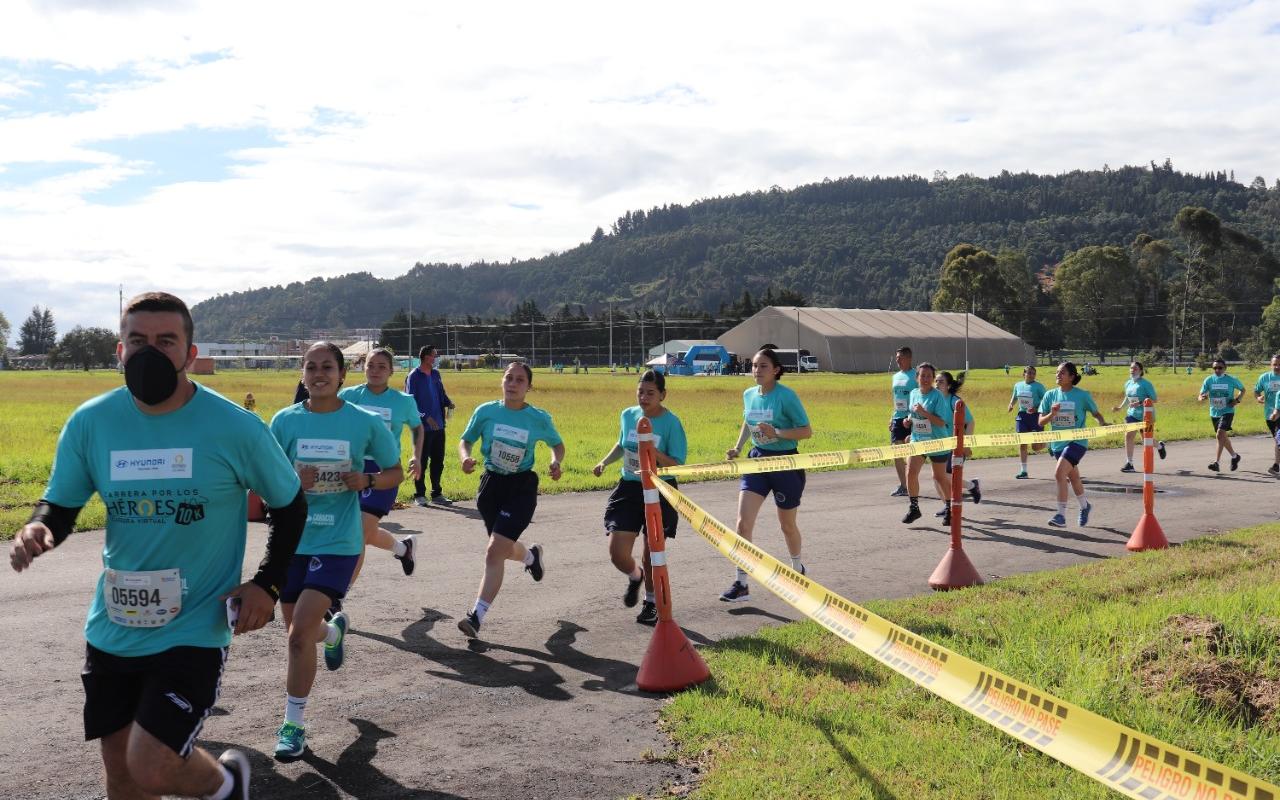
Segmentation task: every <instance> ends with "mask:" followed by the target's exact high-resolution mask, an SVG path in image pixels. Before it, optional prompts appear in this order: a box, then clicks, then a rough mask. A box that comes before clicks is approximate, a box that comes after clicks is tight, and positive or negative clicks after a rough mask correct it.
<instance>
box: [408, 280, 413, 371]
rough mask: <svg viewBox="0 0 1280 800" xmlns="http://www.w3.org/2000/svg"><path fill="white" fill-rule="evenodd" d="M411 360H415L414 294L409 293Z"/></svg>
mask: <svg viewBox="0 0 1280 800" xmlns="http://www.w3.org/2000/svg"><path fill="white" fill-rule="evenodd" d="M409 358H410V360H412V359H413V292H409Z"/></svg>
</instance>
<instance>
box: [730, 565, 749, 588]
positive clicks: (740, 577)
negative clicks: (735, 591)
mask: <svg viewBox="0 0 1280 800" xmlns="http://www.w3.org/2000/svg"><path fill="white" fill-rule="evenodd" d="M733 579H734V580H735V581H737V582H738V583H740V584H742V585H743V586H746V585H747V572H746V570H744V569H741V568H737V569H736V570H735V571H734V573H733Z"/></svg>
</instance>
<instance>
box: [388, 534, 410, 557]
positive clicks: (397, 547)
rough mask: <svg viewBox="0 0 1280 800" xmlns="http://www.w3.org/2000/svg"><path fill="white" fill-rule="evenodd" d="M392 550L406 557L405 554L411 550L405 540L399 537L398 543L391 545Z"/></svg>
mask: <svg viewBox="0 0 1280 800" xmlns="http://www.w3.org/2000/svg"><path fill="white" fill-rule="evenodd" d="M391 552H392V553H395V555H396V556H398V557H399V558H404V554H405V553H407V552H409V548H408V547H405V544H404V542H402V541H400V540H398V539H397V540H396V543H395V544H394V545H392V546H391Z"/></svg>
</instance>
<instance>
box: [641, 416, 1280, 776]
mask: <svg viewBox="0 0 1280 800" xmlns="http://www.w3.org/2000/svg"><path fill="white" fill-rule="evenodd" d="M1113 427H1119V426H1113ZM931 446H935V447H936V445H931ZM656 483H657V487H658V491H659V492H661V493H662V494H663V496H665V497H666V499H667V502H669V503H671V505H672V506H674V507H675V509H676V510H677V511H678V512H680V514H681V515H682V516H683V517H684V518H685V519H687V520H688V521H689V524H690V525H691V526H692V527H693V529H694V530H696V531H697V532H698V534H699V535H701V536H702V537H703V538H704V539H706V540H707V541H708V542H710V543H711V544H712V545H713V546H714V547H716V549H718V550H719V551H720V552H721V553H723V554H724V555H725V556H726V557H727V558H728V559H729V560H730V561H732V562H733V563H734V564H736V565H737V566H739V567H741V568H742V569H743V570H744V571H745V572H746V573H747V574H748V575H750V576H751V577H752V578H753V579H755V580H756V581H757V582H758V583H759V584H760V585H762V586H764V587H765V588H767V589H768V590H769V591H771V592H773V593H774V594H776V595H777V596H778V597H780V598H782V600H783V601H785V602H786V603H787V604H788V605H790V606H792V607H793V608H795V609H796V610H797V611H799V612H801V613H802V614H804V615H805V616H807V617H809V618H810V619H812V620H814V621H815V622H817V623H818V624H820V625H822V626H823V627H824V628H826V629H827V630H829V631H831V632H832V633H834V634H835V635H837V636H839V637H840V638H842V639H844V640H845V641H846V642H848V643H849V644H851V645H853V646H854V647H856V648H858V649H859V650H861V651H862V652H864V653H866V654H867V655H869V656H871V657H872V658H874V659H876V660H877V661H879V662H881V663H882V664H885V665H886V666H888V667H890V668H891V669H893V670H895V671H897V672H898V673H899V674H901V675H903V676H905V677H906V678H907V679H909V680H911V681H913V682H914V683H916V684H917V685H919V686H922V687H924V688H925V689H928V690H929V691H931V692H933V693H934V694H936V695H938V696H939V697H941V698H943V699H944V700H947V701H948V702H950V703H952V704H954V705H956V706H959V707H960V708H962V709H964V710H965V711H967V712H969V713H970V714H972V715H974V716H975V717H978V718H979V719H982V720H984V721H986V722H987V723H989V724H991V725H993V726H995V727H997V728H999V729H1000V730H1002V731H1004V732H1005V733H1007V734H1009V735H1010V736H1012V737H1014V738H1015V739H1017V740H1019V741H1021V742H1024V743H1026V744H1028V745H1030V746H1031V747H1034V748H1035V749H1037V750H1039V751H1040V752H1042V753H1044V754H1045V755H1048V756H1050V757H1052V758H1055V759H1057V760H1058V761H1061V762H1062V763H1063V764H1066V765H1067V766H1069V767H1071V768H1073V769H1075V770H1078V771H1080V772H1082V773H1084V774H1085V775H1088V776H1089V777H1091V778H1093V779H1094V780H1097V781H1099V782H1100V783H1103V784H1105V785H1106V786H1109V787H1111V788H1112V789H1114V790H1116V791H1117V792H1119V793H1121V794H1124V795H1128V796H1129V797H1134V798H1139V799H1140V800H1280V788H1277V787H1276V786H1274V785H1273V784H1270V783H1267V782H1265V781H1261V780H1258V779H1257V778H1254V777H1251V776H1249V775H1247V774H1245V773H1243V772H1240V771H1239V770H1235V769H1232V768H1231V767H1227V766H1224V765H1222V764H1218V763H1215V762H1213V761H1209V760H1207V759H1203V758H1200V757H1199V756H1197V755H1196V754H1195V753H1192V752H1191V751H1189V750H1184V749H1182V748H1180V747H1175V746H1173V745H1171V744H1168V743H1166V742H1162V741H1160V740H1158V739H1154V738H1152V737H1150V736H1146V735H1144V734H1142V733H1139V732H1138V731H1136V730H1134V729H1132V728H1129V727H1126V726H1124V725H1121V724H1119V723H1117V722H1113V721H1111V720H1109V719H1107V718H1106V717H1103V716H1100V715H1098V714H1095V713H1093V712H1092V711H1089V710H1087V709H1085V708H1082V707H1080V706H1077V705H1075V704H1074V703H1070V702H1067V701H1066V700H1062V699H1060V698H1058V697H1055V696H1053V695H1051V694H1049V693H1048V692H1044V691H1041V690H1040V689H1037V688H1035V687H1034V686H1031V685H1029V684H1027V683H1024V682H1022V681H1019V680H1015V679H1014V678H1010V677H1009V676H1007V675H1004V674H1002V673H999V672H996V671H995V670H992V669H989V668H987V667H985V666H983V665H982V664H979V663H978V662H976V661H974V660H972V659H970V658H967V657H965V656H963V655H960V654H959V653H956V652H954V651H952V650H948V649H947V648H945V647H942V646H941V645H937V644H934V643H933V642H931V641H929V640H928V639H926V638H924V637H923V636H919V635H917V634H915V633H912V632H911V631H909V630H907V629H906V628H903V627H901V626H899V625H895V624H894V623H892V622H889V621H888V620H886V619H884V618H883V617H879V616H877V615H875V614H873V613H871V612H870V611H868V610H867V609H865V608H863V607H861V606H859V605H857V604H856V603H853V602H851V601H849V600H846V599H845V598H843V597H841V596H840V595H838V594H836V593H835V592H833V591H831V590H830V589H827V588H826V587H824V586H822V585H821V584H819V583H816V582H814V581H813V580H811V579H809V578H807V577H805V576H804V575H801V574H800V573H798V572H796V571H795V570H793V569H791V567H789V566H787V565H786V564H784V563H782V562H781V561H778V560H777V559H776V558H774V557H773V556H771V555H769V554H768V553H766V552H764V551H763V550H761V549H760V548H758V547H756V546H755V545H754V544H752V543H751V542H748V541H747V540H746V539H743V538H742V537H740V536H738V535H737V534H736V533H734V532H733V531H731V530H729V529H728V528H727V527H725V526H724V524H723V523H721V522H719V521H718V520H716V519H715V518H714V517H712V516H711V515H710V514H708V513H707V512H705V511H703V510H702V508H700V507H699V506H698V505H697V504H696V503H694V502H693V501H692V500H690V499H689V498H688V497H687V496H685V495H684V494H683V493H682V492H680V491H679V490H678V489H675V488H673V487H672V486H671V485H670V484H668V483H667V482H666V481H656Z"/></svg>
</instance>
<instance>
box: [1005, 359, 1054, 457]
mask: <svg viewBox="0 0 1280 800" xmlns="http://www.w3.org/2000/svg"><path fill="white" fill-rule="evenodd" d="M1044 392H1045V388H1044V384H1043V383H1041V382H1040V381H1038V380H1036V368H1035V365H1034V364H1028V365H1027V366H1026V367H1024V368H1023V369H1022V380H1020V381H1018V382H1017V383H1015V384H1014V385H1013V395H1012V396H1011V397H1010V398H1009V409H1008V410H1009V411H1012V410H1013V406H1014V404H1015V403H1016V404H1017V406H1018V417H1017V420H1016V421H1015V422H1014V427H1013V429H1014V431H1016V432H1018V433H1039V432H1040V431H1042V430H1044V426H1043V425H1041V424H1040V412H1039V410H1038V409H1039V408H1040V401H1041V400H1043V399H1044ZM1028 447H1030V449H1031V450H1033V451H1034V452H1037V453H1039V452H1040V451H1041V450H1043V449H1044V443H1043V442H1036V443H1035V444H1033V445H1025V444H1020V445H1018V458H1019V459H1020V460H1021V462H1022V468H1021V469H1019V470H1018V474H1017V475H1014V476H1013V477H1015V478H1017V479H1018V480H1020V481H1025V480H1026V479H1027V478H1029V477H1031V476H1030V475H1028V474H1027V448H1028Z"/></svg>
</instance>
